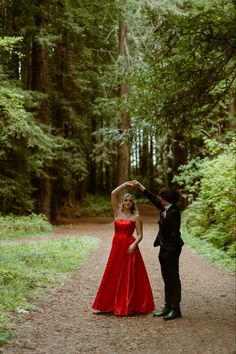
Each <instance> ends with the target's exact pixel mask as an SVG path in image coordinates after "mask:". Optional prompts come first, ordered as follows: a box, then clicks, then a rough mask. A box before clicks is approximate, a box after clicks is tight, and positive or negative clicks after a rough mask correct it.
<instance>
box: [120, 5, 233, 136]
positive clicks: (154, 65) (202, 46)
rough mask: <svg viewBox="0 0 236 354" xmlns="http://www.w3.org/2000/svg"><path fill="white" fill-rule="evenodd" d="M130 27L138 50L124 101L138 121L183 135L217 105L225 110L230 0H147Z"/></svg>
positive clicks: (230, 69)
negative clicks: (201, 0)
mask: <svg viewBox="0 0 236 354" xmlns="http://www.w3.org/2000/svg"><path fill="white" fill-rule="evenodd" d="M145 21H146V25H145ZM133 31H134V33H137V36H139V37H140V38H141V40H139V41H136V45H138V46H139V47H138V48H139V50H140V51H142V52H143V53H144V55H140V56H138V57H137V58H136V60H135V66H134V67H133V69H134V70H132V71H131V73H130V84H131V85H132V93H133V94H132V95H129V97H127V98H126V100H125V101H124V105H125V106H126V107H131V111H132V112H134V116H136V117H139V118H140V119H139V121H140V124H142V123H143V122H146V121H148V123H149V126H150V125H151V126H157V127H158V130H159V131H161V132H163V133H164V132H165V131H166V129H169V130H170V131H173V132H175V133H176V132H178V131H180V132H182V131H186V130H187V131H188V135H189V132H191V131H193V130H194V129H196V127H197V128H199V127H203V126H204V122H206V120H209V119H210V118H212V117H213V116H215V113H216V112H217V111H219V110H220V109H221V107H224V111H225V110H227V104H228V102H229V100H230V93H231V92H230V91H233V92H235V60H234V57H235V48H236V47H235V43H236V35H235V33H236V30H235V6H234V4H233V3H232V2H231V1H228V2H224V1H216V0H210V1H207V2H199V1H177V0H176V1H165V2H160V3H158V2H148V3H147V4H146V5H145V6H144V8H143V9H142V20H139V22H138V23H137V27H136V28H135V27H134V28H133ZM140 35H141V36H140ZM225 38H228V40H227V41H226V40H225ZM135 68H136V70H135Z"/></svg>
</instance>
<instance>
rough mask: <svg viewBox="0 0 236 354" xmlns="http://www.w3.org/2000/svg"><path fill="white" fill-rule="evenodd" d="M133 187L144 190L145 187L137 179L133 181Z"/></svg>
mask: <svg viewBox="0 0 236 354" xmlns="http://www.w3.org/2000/svg"><path fill="white" fill-rule="evenodd" d="M131 187H133V188H136V189H140V190H141V191H144V189H145V187H144V186H143V185H142V184H141V183H140V182H139V181H137V180H136V179H135V180H133V181H131Z"/></svg>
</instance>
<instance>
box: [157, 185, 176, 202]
mask: <svg viewBox="0 0 236 354" xmlns="http://www.w3.org/2000/svg"><path fill="white" fill-rule="evenodd" d="M159 195H160V196H161V197H162V198H163V199H165V200H166V201H167V202H169V203H171V204H172V203H177V202H178V201H179V198H180V195H179V192H177V190H175V189H172V188H168V187H167V188H166V187H165V188H162V189H161V190H160V191H159Z"/></svg>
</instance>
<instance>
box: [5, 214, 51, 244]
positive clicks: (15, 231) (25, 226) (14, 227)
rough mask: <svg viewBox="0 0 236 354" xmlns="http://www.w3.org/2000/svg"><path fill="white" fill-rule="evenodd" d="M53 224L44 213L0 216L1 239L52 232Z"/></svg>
mask: <svg viewBox="0 0 236 354" xmlns="http://www.w3.org/2000/svg"><path fill="white" fill-rule="evenodd" d="M51 231H52V226H51V224H50V223H49V222H48V221H47V218H46V216H45V215H43V214H39V215H36V214H31V215H28V216H15V215H7V216H0V240H6V239H13V238H19V237H26V236H32V235H35V234H37V235H39V234H41V233H46V232H51Z"/></svg>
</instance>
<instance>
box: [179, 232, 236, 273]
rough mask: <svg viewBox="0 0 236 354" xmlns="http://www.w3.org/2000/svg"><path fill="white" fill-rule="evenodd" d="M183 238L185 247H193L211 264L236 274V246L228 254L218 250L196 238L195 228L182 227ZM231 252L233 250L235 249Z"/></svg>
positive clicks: (206, 241)
mask: <svg viewBox="0 0 236 354" xmlns="http://www.w3.org/2000/svg"><path fill="white" fill-rule="evenodd" d="M182 237H183V240H184V242H185V245H186V246H188V247H191V249H192V250H194V251H195V252H196V253H198V254H200V255H201V256H203V257H204V258H206V259H208V260H209V261H210V262H213V263H216V264H217V265H219V266H220V267H221V268H223V269H224V270H226V271H229V272H235V244H234V245H232V246H230V247H229V249H228V252H227V253H226V252H225V251H224V250H220V249H218V248H216V247H215V246H214V245H212V244H211V243H209V242H208V240H206V239H199V238H198V237H196V235H195V233H194V230H193V228H191V229H189V228H187V229H186V228H185V227H184V225H183V227H182ZM233 248H234V250H232V252H231V249H233Z"/></svg>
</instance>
